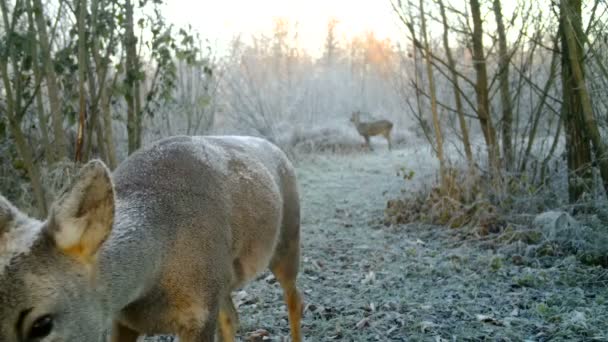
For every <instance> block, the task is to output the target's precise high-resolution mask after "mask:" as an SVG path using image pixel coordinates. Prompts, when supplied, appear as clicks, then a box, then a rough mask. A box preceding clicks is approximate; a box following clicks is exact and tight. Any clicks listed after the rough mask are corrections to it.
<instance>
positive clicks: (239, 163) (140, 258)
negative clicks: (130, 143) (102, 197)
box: [104, 137, 297, 300]
mask: <svg viewBox="0 0 608 342" xmlns="http://www.w3.org/2000/svg"><path fill="white" fill-rule="evenodd" d="M114 181H115V189H116V196H117V206H116V218H115V222H116V224H115V227H114V231H113V233H112V236H111V237H110V240H109V241H108V242H109V243H108V244H107V246H106V247H105V251H104V252H105V253H104V256H105V258H106V260H107V261H106V264H108V265H111V267H113V268H115V269H117V268H118V269H119V270H118V272H114V273H122V272H120V271H125V272H127V273H128V272H130V274H131V276H132V277H138V278H139V279H141V281H142V285H141V289H139V290H138V291H136V293H132V292H131V293H126V292H125V293H123V296H131V297H135V298H127V299H126V300H134V299H137V297H138V296H143V295H148V293H150V292H158V293H161V292H162V293H165V292H167V291H168V290H167V289H166V287H167V286H169V287H170V286H172V285H171V284H174V283H175V282H180V281H182V282H183V279H188V281H189V282H193V284H192V286H198V285H200V284H194V283H196V282H205V281H214V282H218V283H222V282H231V283H233V284H236V283H242V282H243V281H245V280H247V279H248V278H250V277H252V276H253V275H254V274H255V273H256V272H259V271H260V269H261V268H264V267H266V265H267V264H268V261H269V259H270V258H271V257H272V253H273V250H274V247H275V244H276V241H277V237H278V235H279V231H280V223H281V218H282V213H283V210H284V208H285V205H286V204H285V203H283V198H284V197H285V196H284V192H285V188H286V187H289V185H290V184H295V176H294V171H293V168H292V166H291V164H290V163H289V161H288V160H287V158H286V157H285V155H284V154H283V153H282V152H281V151H280V150H279V149H278V148H277V147H276V146H274V145H272V144H270V143H269V142H267V141H265V140H262V139H258V138H252V137H172V138H168V139H165V140H162V141H160V142H158V143H156V144H155V145H153V146H152V147H150V148H148V149H146V150H143V151H140V152H137V153H135V154H134V155H132V156H131V157H129V158H128V159H127V160H126V161H125V162H124V163H123V164H121V165H120V166H119V167H118V169H117V170H116V171H115V173H114ZM287 205H289V204H287ZM294 205H297V203H295V204H294ZM125 265H128V266H125ZM124 268H127V269H124ZM227 268H230V269H233V272H232V273H233V274H232V275H231V277H230V278H228V279H227V278H226V276H225V274H224V273H225V272H222V271H225V269H227ZM190 269H193V270H195V271H193V272H192V273H190V271H189V270H190ZM180 279H181V280H180ZM110 280H111V281H112V282H113V284H117V283H120V279H110ZM158 284H160V285H158ZM186 285H188V284H186ZM116 286H118V287H120V285H119V284H118V285H116ZM180 286H184V284H180ZM163 287H165V288H163ZM117 291H118V292H120V291H121V290H120V289H118V290H117ZM127 292H128V291H127ZM115 296H116V297H117V298H118V297H120V296H121V295H120V294H119V293H116V294H115ZM151 296H153V294H152V295H151ZM123 300H125V299H123Z"/></svg>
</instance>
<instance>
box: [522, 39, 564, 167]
mask: <svg viewBox="0 0 608 342" xmlns="http://www.w3.org/2000/svg"><path fill="white" fill-rule="evenodd" d="M555 48H556V49H557V46H555ZM557 56H558V54H557V52H553V53H552V57H551V66H550V68H549V78H548V79H547V82H546V83H545V86H544V87H543V92H542V94H541V96H540V99H539V102H538V106H537V107H536V110H535V111H534V114H533V115H532V116H533V118H534V119H533V121H532V127H531V128H530V134H529V135H528V143H527V144H526V150H525V152H524V153H523V157H522V161H521V166H520V168H519V171H520V172H524V171H526V167H527V164H528V159H529V158H530V154H531V153H532V146H533V145H534V141H535V140H536V134H537V132H538V124H539V122H540V118H541V116H542V112H543V108H544V106H545V103H546V102H547V96H548V95H549V90H550V89H551V86H552V85H553V82H554V81H555V77H556V72H555V71H556V69H557ZM560 120H561V119H560ZM560 125H561V121H560ZM558 132H559V131H558Z"/></svg>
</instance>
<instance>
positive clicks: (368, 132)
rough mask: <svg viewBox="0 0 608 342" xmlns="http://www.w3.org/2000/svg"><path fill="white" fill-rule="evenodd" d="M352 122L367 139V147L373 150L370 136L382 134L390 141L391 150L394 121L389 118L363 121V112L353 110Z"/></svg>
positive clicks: (389, 147) (390, 147)
mask: <svg viewBox="0 0 608 342" xmlns="http://www.w3.org/2000/svg"><path fill="white" fill-rule="evenodd" d="M350 122H352V123H354V124H355V127H357V132H359V134H360V135H361V136H363V138H364V139H365V145H366V146H367V148H369V149H370V150H372V151H373V148H372V146H371V145H370V143H369V138H370V137H372V136H375V135H382V136H383V137H384V138H385V139H386V141H387V142H388V149H389V151H390V150H391V149H392V146H391V130H392V129H393V123H392V122H390V121H388V120H377V121H371V122H361V112H360V111H356V112H353V114H352V116H351V118H350Z"/></svg>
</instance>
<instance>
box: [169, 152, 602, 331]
mask: <svg viewBox="0 0 608 342" xmlns="http://www.w3.org/2000/svg"><path fill="white" fill-rule="evenodd" d="M402 166H405V167H407V168H408V169H409V170H413V171H415V175H414V177H413V179H412V180H410V181H404V180H403V179H402V178H400V177H397V175H396V173H397V170H398V169H399V168H400V167H402ZM435 167H436V166H435V164H434V162H433V158H432V156H431V155H430V153H429V151H426V150H414V149H400V150H395V151H393V152H391V153H389V152H387V151H385V146H379V147H378V148H377V149H376V150H375V151H373V152H363V151H362V152H360V153H352V154H348V155H335V154H327V155H310V156H307V157H304V158H301V160H300V161H299V162H298V165H297V168H298V177H299V184H300V193H301V202H302V254H303V255H302V263H301V265H302V267H301V274H300V277H299V287H300V289H301V291H302V292H303V294H304V299H305V302H306V308H305V313H304V318H303V321H302V332H303V335H304V337H305V341H334V340H340V341H608V272H607V270H606V269H602V268H599V267H592V266H586V265H583V264H581V263H580V262H579V261H578V260H577V259H575V258H574V257H559V258H558V257H552V258H544V259H532V258H530V259H527V258H524V259H519V258H513V257H511V256H509V255H506V254H503V253H501V252H500V251H501V248H500V246H496V244H492V243H487V240H485V241H484V240H483V239H478V238H471V236H470V235H467V234H463V233H462V232H461V231H458V230H454V229H448V228H445V227H433V226H423V225H416V224H410V225H403V226H392V227H386V226H385V225H384V224H383V215H384V208H385V206H386V202H387V200H389V199H391V198H396V197H399V196H407V194H408V192H410V191H411V190H414V189H416V188H417V187H420V186H422V184H428V183H429V181H430V180H431V178H430V177H433V176H434V171H433V170H434V169H435ZM234 302H235V304H236V305H237V310H238V312H239V315H240V321H241V322H240V323H241V324H240V331H239V338H240V339H241V340H242V341H249V340H255V341H262V340H269V341H287V340H289V325H288V322H287V313H286V308H285V305H284V303H283V300H282V292H281V289H280V287H279V285H278V283H276V281H274V278H273V277H272V276H271V275H270V273H264V274H262V275H260V276H259V277H258V278H257V280H255V281H254V282H252V283H251V284H249V285H247V286H246V287H245V288H243V289H242V290H241V291H237V292H236V293H235V294H234ZM262 336H264V337H262ZM159 340H160V339H159Z"/></svg>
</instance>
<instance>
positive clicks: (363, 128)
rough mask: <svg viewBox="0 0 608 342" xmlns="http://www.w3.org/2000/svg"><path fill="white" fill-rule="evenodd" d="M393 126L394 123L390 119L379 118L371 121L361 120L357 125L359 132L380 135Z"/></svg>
mask: <svg viewBox="0 0 608 342" xmlns="http://www.w3.org/2000/svg"><path fill="white" fill-rule="evenodd" d="M392 128H393V123H392V122H390V121H388V120H377V121H371V122H361V123H359V125H358V126H357V130H358V131H359V133H361V134H363V135H368V136H371V135H378V134H383V133H385V132H387V131H390V130H391V129H392Z"/></svg>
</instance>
